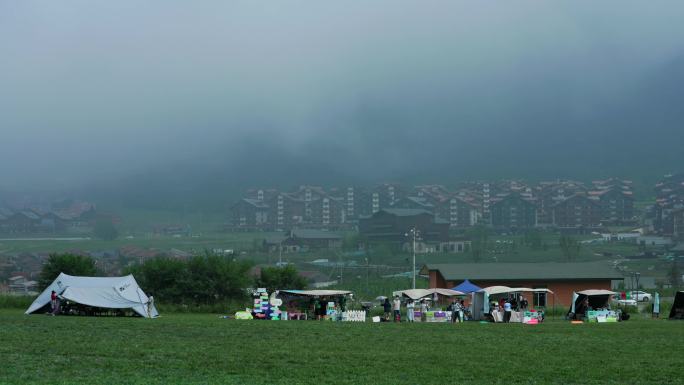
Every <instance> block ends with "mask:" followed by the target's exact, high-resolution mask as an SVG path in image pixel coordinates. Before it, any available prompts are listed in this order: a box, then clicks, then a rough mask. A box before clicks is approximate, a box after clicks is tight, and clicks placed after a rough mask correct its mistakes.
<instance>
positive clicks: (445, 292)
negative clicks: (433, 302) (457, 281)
mask: <svg viewBox="0 0 684 385" xmlns="http://www.w3.org/2000/svg"><path fill="white" fill-rule="evenodd" d="M435 294H437V295H441V296H445V297H455V296H459V295H464V293H462V292H460V291H456V290H451V289H441V288H436V289H408V290H400V291H395V292H393V293H392V296H404V297H408V298H411V299H413V300H418V299H421V298H425V297H432V296H434V295H435Z"/></svg>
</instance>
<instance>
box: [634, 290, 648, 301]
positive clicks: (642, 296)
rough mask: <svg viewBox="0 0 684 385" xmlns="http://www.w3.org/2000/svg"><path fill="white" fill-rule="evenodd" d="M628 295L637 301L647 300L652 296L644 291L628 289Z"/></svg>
mask: <svg viewBox="0 0 684 385" xmlns="http://www.w3.org/2000/svg"><path fill="white" fill-rule="evenodd" d="M629 296H630V297H631V298H633V299H634V300H637V301H639V302H649V301H650V300H651V299H652V298H653V295H652V294H651V293H647V292H645V291H630V292H629Z"/></svg>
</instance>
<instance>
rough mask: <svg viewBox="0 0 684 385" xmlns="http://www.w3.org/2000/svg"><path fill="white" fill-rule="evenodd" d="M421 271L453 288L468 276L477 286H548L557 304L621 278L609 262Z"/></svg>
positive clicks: (437, 284) (542, 302)
mask: <svg viewBox="0 0 684 385" xmlns="http://www.w3.org/2000/svg"><path fill="white" fill-rule="evenodd" d="M420 274H421V275H427V276H428V277H429V287H430V288H452V287H454V286H457V285H458V284H460V283H461V282H463V281H465V280H466V279H467V280H470V282H472V283H473V284H475V285H477V286H479V287H488V286H508V287H527V288H532V289H542V288H543V289H549V290H551V291H553V292H554V293H555V300H556V304H562V305H564V306H565V305H569V304H570V302H571V300H572V293H573V292H576V291H581V290H586V289H605V290H611V287H612V281H614V280H617V281H620V280H622V279H624V276H623V275H622V273H620V272H619V271H618V270H616V269H615V268H614V267H613V266H612V264H611V263H610V262H608V261H599V262H576V263H564V262H535V263H458V264H456V263H451V264H426V265H424V266H423V267H422V269H421V271H420ZM531 294H532V293H530V295H531ZM535 294H538V293H535ZM528 301H529V303H530V304H533V305H534V306H547V307H550V306H551V299H549V298H546V296H539V297H534V298H532V297H531V298H528Z"/></svg>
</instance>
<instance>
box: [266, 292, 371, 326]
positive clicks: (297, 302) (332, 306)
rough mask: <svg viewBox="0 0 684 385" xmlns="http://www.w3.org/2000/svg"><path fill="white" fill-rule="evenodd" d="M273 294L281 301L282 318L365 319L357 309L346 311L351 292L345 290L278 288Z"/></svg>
mask: <svg viewBox="0 0 684 385" xmlns="http://www.w3.org/2000/svg"><path fill="white" fill-rule="evenodd" d="M274 295H275V296H276V297H277V298H278V299H280V300H281V301H282V307H283V312H284V313H285V314H287V315H286V316H285V317H283V319H290V320H294V319H297V320H302V319H317V320H323V319H325V320H335V321H337V320H345V321H347V320H349V321H360V320H361V319H365V312H363V313H364V314H360V313H359V312H358V311H357V312H354V313H353V314H352V313H348V314H345V313H347V308H346V307H347V306H346V305H347V301H348V300H350V299H351V298H352V295H353V294H352V292H351V291H347V290H279V291H276V292H275V293H274Z"/></svg>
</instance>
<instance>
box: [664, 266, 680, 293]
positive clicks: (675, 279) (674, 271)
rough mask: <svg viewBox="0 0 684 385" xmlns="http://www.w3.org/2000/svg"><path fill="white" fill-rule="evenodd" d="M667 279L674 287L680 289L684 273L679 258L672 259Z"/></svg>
mask: <svg viewBox="0 0 684 385" xmlns="http://www.w3.org/2000/svg"><path fill="white" fill-rule="evenodd" d="M667 280H668V281H669V282H670V285H672V288H673V289H675V290H677V289H679V285H680V284H681V283H682V273H681V272H680V270H679V266H678V265H677V260H674V261H672V265H671V266H670V270H669V271H668V272H667Z"/></svg>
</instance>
